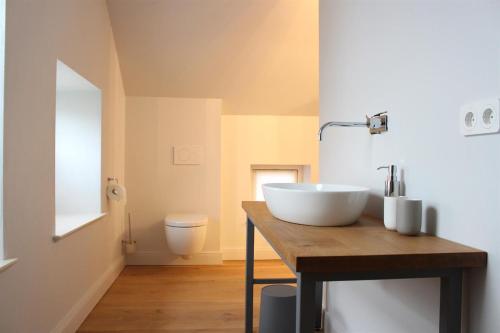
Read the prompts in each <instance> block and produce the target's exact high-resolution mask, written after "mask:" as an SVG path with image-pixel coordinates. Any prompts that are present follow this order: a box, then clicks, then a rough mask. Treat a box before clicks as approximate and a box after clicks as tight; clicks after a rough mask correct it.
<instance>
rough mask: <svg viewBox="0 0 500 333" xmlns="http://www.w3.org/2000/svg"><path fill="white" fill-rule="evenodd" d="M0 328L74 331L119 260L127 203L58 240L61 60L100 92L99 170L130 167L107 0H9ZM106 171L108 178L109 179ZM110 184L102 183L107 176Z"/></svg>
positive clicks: (119, 171)
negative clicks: (6, 263) (11, 261)
mask: <svg viewBox="0 0 500 333" xmlns="http://www.w3.org/2000/svg"><path fill="white" fill-rule="evenodd" d="M6 38H7V44H6V78H5V85H6V91H5V169H4V177H5V178H4V179H5V187H4V190H5V192H4V194H5V198H4V204H5V206H4V208H5V209H4V216H5V250H6V257H8V258H19V261H18V262H17V263H16V264H15V265H14V266H12V267H10V268H9V269H7V270H6V271H3V272H1V273H0V294H1V297H0V331H1V332H23V333H24V332H29V333H31V332H33V333H35V332H36V333H38V332H51V331H55V332H58V331H66V332H73V331H75V330H76V328H77V327H78V325H79V323H80V322H81V321H82V320H83V319H84V317H85V315H86V314H87V313H88V311H90V310H91V309H92V307H93V306H94V304H95V302H97V301H98V299H99V298H100V296H101V295H102V293H103V292H104V291H105V290H106V288H107V287H108V286H109V284H110V282H111V281H112V280H113V278H114V277H115V276H116V274H117V273H118V272H119V271H120V270H121V268H122V267H123V256H122V253H121V244H120V241H121V239H122V233H123V223H122V222H123V208H121V207H120V206H118V205H114V204H110V205H108V204H107V202H106V200H105V196H104V195H103V196H102V197H103V202H102V207H103V210H105V211H108V212H109V215H108V216H107V217H105V218H103V219H101V220H99V221H97V222H95V223H93V224H91V225H89V226H87V227H85V228H84V229H82V230H79V231H77V232H76V233H74V234H72V235H70V236H68V237H67V238H64V239H61V240H59V241H58V242H53V241H52V234H53V231H54V220H55V187H54V182H55V111H56V108H55V102H56V60H57V59H61V60H62V61H63V62H64V63H66V64H68V65H69V66H71V67H72V68H74V69H75V70H76V71H78V72H79V73H80V74H82V75H83V76H84V77H86V78H87V79H89V81H91V82H93V83H94V84H95V85H96V86H97V87H99V88H100V89H101V90H102V92H103V105H102V112H103V119H102V120H103V142H102V160H103V169H102V171H103V178H104V177H107V176H116V177H118V178H119V179H120V180H122V179H123V177H124V111H125V110H124V93H123V87H122V82H121V76H120V70H119V67H118V60H117V57H116V53H115V48H114V42H113V36H112V31H111V28H110V23H109V18H108V13H107V8H106V2H105V1H104V0H102V1H101V0H94V1H88V0H40V1H30V0H15V1H8V2H7V37H6ZM104 184H105V181H104V180H103V185H104ZM103 187H104V186H103Z"/></svg>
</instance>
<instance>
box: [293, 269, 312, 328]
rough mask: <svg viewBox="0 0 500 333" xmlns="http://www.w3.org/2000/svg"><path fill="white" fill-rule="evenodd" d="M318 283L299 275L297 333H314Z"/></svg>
mask: <svg viewBox="0 0 500 333" xmlns="http://www.w3.org/2000/svg"><path fill="white" fill-rule="evenodd" d="M316 283H317V281H314V280H313V279H311V278H309V277H308V276H307V275H304V274H303V273H297V308H296V310H295V311H296V327H295V332H296V333H312V332H314V319H315V309H316V307H315V298H316V297H315V291H316Z"/></svg>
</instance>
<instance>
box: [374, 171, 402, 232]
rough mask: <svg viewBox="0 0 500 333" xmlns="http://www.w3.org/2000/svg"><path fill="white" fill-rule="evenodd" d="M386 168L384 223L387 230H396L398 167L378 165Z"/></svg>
mask: <svg viewBox="0 0 500 333" xmlns="http://www.w3.org/2000/svg"><path fill="white" fill-rule="evenodd" d="M381 169H387V172H388V173H387V179H386V181H385V193H384V225H385V227H386V228H387V229H389V230H396V206H397V200H398V196H399V181H398V175H397V173H398V168H397V167H396V166H395V165H394V164H390V165H387V166H381V167H378V168H377V170H381Z"/></svg>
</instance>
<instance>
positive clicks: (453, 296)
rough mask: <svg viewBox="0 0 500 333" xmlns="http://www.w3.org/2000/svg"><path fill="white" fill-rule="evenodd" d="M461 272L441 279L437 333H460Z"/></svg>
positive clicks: (453, 272) (452, 273)
mask: <svg viewBox="0 0 500 333" xmlns="http://www.w3.org/2000/svg"><path fill="white" fill-rule="evenodd" d="M462 273H463V272H462V270H461V269H457V270H454V271H452V272H451V273H450V274H448V275H445V276H442V277H441V299H440V309H439V333H460V332H461V329H462Z"/></svg>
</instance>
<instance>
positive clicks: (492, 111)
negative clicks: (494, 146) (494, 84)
mask: <svg viewBox="0 0 500 333" xmlns="http://www.w3.org/2000/svg"><path fill="white" fill-rule="evenodd" d="M499 111H500V99H498V98H495V99H485V100H481V101H476V102H473V103H470V104H466V105H464V106H462V108H461V109H460V131H461V132H462V134H463V135H465V136H469V135H480V134H491V133H498V132H499V131H500V117H499Z"/></svg>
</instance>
